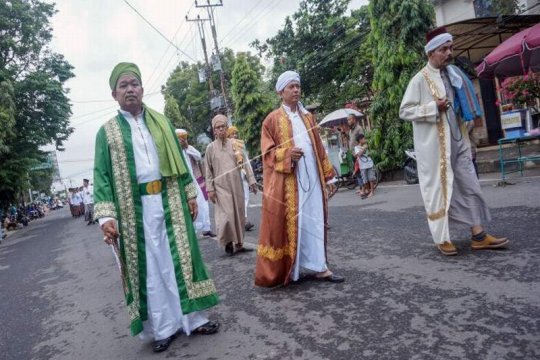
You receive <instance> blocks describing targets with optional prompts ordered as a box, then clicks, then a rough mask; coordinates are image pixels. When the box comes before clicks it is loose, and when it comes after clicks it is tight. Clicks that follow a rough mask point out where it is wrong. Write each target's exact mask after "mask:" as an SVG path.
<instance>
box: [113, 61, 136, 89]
mask: <svg viewBox="0 0 540 360" xmlns="http://www.w3.org/2000/svg"><path fill="white" fill-rule="evenodd" d="M124 74H131V75H133V76H135V77H136V78H137V79H138V80H139V82H141V83H142V81H141V71H140V70H139V67H138V66H137V65H135V64H133V63H128V62H121V63H119V64H118V65H116V66H115V67H114V69H113V71H112V73H111V77H110V78H109V85H110V87H111V90H114V89H115V88H116V83H117V82H118V79H120V77H121V76H122V75H124Z"/></svg>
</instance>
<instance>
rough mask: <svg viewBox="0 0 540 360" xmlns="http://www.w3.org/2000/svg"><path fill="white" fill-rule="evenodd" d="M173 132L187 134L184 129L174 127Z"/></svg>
mask: <svg viewBox="0 0 540 360" xmlns="http://www.w3.org/2000/svg"><path fill="white" fill-rule="evenodd" d="M174 132H175V134H176V135H187V131H186V130H184V129H176V130H175V131H174Z"/></svg>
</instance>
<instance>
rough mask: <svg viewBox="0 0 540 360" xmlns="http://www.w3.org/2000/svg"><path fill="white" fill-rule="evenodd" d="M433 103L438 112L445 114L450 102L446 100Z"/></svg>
mask: <svg viewBox="0 0 540 360" xmlns="http://www.w3.org/2000/svg"><path fill="white" fill-rule="evenodd" d="M435 103H436V104H437V109H439V112H445V111H446V110H448V108H449V107H450V101H448V99H446V98H445V99H438V100H435Z"/></svg>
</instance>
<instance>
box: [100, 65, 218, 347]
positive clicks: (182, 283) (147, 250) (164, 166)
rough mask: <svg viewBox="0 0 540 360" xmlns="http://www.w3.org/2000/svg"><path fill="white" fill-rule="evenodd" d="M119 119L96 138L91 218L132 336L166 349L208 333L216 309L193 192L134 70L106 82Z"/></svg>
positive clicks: (122, 68) (170, 135) (166, 126)
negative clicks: (110, 256)
mask: <svg viewBox="0 0 540 360" xmlns="http://www.w3.org/2000/svg"><path fill="white" fill-rule="evenodd" d="M109 83H110V87H111V90H112V96H113V98H114V99H115V100H116V101H117V102H118V104H119V106H120V110H119V112H118V115H117V116H115V117H113V118H112V119H110V120H109V121H107V122H106V123H105V124H104V125H103V126H102V127H101V128H100V130H99V131H98V134H97V137H96V155H95V162H94V200H95V217H96V218H97V219H98V221H99V224H100V226H101V229H102V230H103V234H104V241H105V242H106V243H107V244H109V245H112V246H113V249H114V252H115V255H116V257H117V261H118V264H119V265H120V270H121V275H122V281H123V289H124V293H125V296H126V305H127V309H128V314H129V316H130V329H131V334H132V335H140V336H141V338H142V339H153V340H154V344H153V349H154V351H155V352H161V351H164V350H166V349H167V348H168V347H169V345H170V344H171V342H172V341H173V340H174V338H175V337H176V336H177V333H178V332H179V331H180V330H181V331H183V332H184V333H186V334H187V335H190V334H191V333H198V334H213V333H215V332H216V331H217V329H218V327H219V323H217V322H214V321H209V320H208V318H207V317H206V314H205V312H204V310H205V309H208V308H210V307H212V306H214V305H216V304H217V301H218V298H217V294H216V291H215V286H214V283H213V281H212V280H211V279H210V278H209V276H208V274H207V272H206V269H205V266H204V263H203V261H202V257H201V254H200V250H199V248H198V243H197V239H196V236H195V233H194V230H193V225H192V219H193V218H196V217H197V203H196V200H195V198H196V190H195V187H194V184H193V179H192V177H191V175H190V174H189V172H188V171H187V169H186V165H185V161H184V159H183V157H182V154H181V151H180V146H179V143H178V141H177V139H176V137H175V135H174V131H173V130H172V127H171V124H170V122H169V121H168V119H166V118H165V117H164V116H163V115H162V114H159V113H157V112H156V111H154V110H152V109H150V108H148V107H147V106H146V105H144V104H143V103H142V97H143V93H144V90H143V88H142V83H141V74H140V71H139V69H138V67H137V66H136V65H135V64H132V63H120V64H118V65H117V66H116V67H115V68H114V70H113V72H112V74H111V77H110V80H109Z"/></svg>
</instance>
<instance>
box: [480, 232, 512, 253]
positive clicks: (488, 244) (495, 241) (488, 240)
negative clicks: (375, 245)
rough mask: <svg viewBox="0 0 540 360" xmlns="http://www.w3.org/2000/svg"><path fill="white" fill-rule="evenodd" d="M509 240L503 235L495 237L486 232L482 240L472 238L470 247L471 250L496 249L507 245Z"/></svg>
mask: <svg viewBox="0 0 540 360" xmlns="http://www.w3.org/2000/svg"><path fill="white" fill-rule="evenodd" d="M509 242H510V240H508V239H507V238H505V237H503V238H496V237H494V236H491V235H489V234H487V235H486V237H485V238H484V240H482V241H475V240H472V241H471V248H472V249H473V250H486V249H498V248H503V247H506V245H508V243H509Z"/></svg>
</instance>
